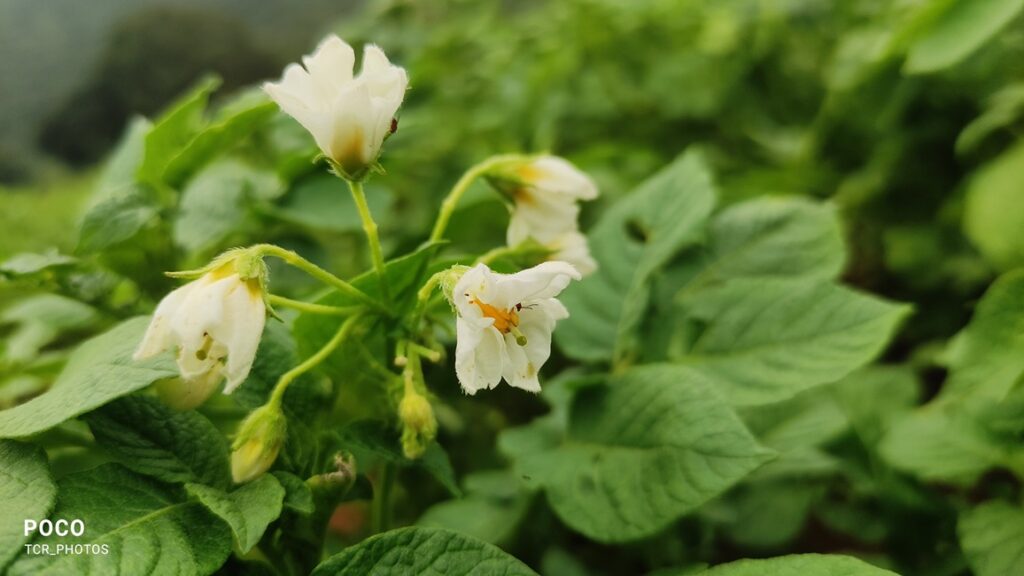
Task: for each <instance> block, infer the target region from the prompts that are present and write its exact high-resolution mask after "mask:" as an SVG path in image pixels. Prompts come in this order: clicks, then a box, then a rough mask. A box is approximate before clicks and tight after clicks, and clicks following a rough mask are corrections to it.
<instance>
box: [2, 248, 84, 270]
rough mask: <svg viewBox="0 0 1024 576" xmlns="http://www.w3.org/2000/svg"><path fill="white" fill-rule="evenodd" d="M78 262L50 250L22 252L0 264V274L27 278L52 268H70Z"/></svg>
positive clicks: (72, 257)
mask: <svg viewBox="0 0 1024 576" xmlns="http://www.w3.org/2000/svg"><path fill="white" fill-rule="evenodd" d="M76 262H78V259H77V258H75V257H74V256H68V255H66V254H61V253H59V252H57V250H56V249H51V250H48V251H46V252H42V253H38V254H36V253H32V252H22V253H21V254H15V255H14V256H11V257H10V258H8V259H6V260H4V261H3V263H0V274H3V275H7V276H28V275H31V274H36V273H38V272H42V271H44V270H49V269H52V268H60V267H64V266H70V265H72V264H74V263H76Z"/></svg>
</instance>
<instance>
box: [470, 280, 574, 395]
mask: <svg viewBox="0 0 1024 576" xmlns="http://www.w3.org/2000/svg"><path fill="white" fill-rule="evenodd" d="M579 279H580V274H579V272H578V271H577V270H576V269H575V268H573V267H572V265H570V264H567V263H565V262H544V263H542V264H540V265H538V266H534V267H533V268H528V269H526V270H523V271H521V272H517V273H515V274H499V273H497V272H493V271H492V270H491V269H490V268H488V267H487V266H486V265H484V264H478V265H476V266H475V267H473V268H470V269H469V270H467V271H466V272H465V273H464V274H463V276H462V278H461V279H460V280H459V281H458V282H457V283H456V284H455V287H454V289H453V291H452V295H451V298H452V303H453V304H454V305H455V309H456V312H457V313H458V318H457V320H456V332H457V338H458V341H457V343H456V347H455V372H456V374H457V376H458V378H459V382H460V383H461V384H462V389H463V390H464V391H466V392H467V393H469V394H475V393H476V392H477V390H481V389H484V388H487V389H490V388H494V387H495V386H497V385H498V383H499V382H500V381H501V380H502V379H503V378H504V379H505V381H506V382H508V383H509V384H511V385H512V386H515V387H516V388H522V389H523V390H528V391H530V392H539V391H540V382H539V381H538V379H537V373H538V372H539V371H540V369H541V367H542V366H543V365H544V363H545V362H546V361H547V359H548V356H550V355H551V332H552V331H553V330H554V329H555V323H556V322H557V321H558V320H561V319H563V318H567V317H568V316H569V312H568V311H567V310H566V309H565V306H563V305H562V303H561V302H559V301H558V300H556V299H555V297H556V296H558V294H559V293H561V292H562V290H564V289H565V287H566V286H568V285H569V282H570V281H572V280H579Z"/></svg>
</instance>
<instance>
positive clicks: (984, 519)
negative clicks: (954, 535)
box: [957, 502, 1024, 576]
mask: <svg viewBox="0 0 1024 576" xmlns="http://www.w3.org/2000/svg"><path fill="white" fill-rule="evenodd" d="M957 532H958V533H959V535H960V547H961V548H963V550H964V555H965V556H967V562H968V563H969V564H970V565H971V568H973V569H974V573H975V574H976V575H977V576H1006V575H1009V574H1024V510H1022V509H1021V508H1020V506H1013V505H1011V504H1008V503H1006V502H988V503H985V504H982V505H981V506H978V507H977V508H974V509H973V510H968V511H967V512H964V513H963V514H962V515H961V516H960V521H959V522H958V523H957Z"/></svg>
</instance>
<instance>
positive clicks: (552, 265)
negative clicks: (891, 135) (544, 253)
mask: <svg viewBox="0 0 1024 576" xmlns="http://www.w3.org/2000/svg"><path fill="white" fill-rule="evenodd" d="M579 279H580V273H579V272H578V271H577V270H576V269H575V268H573V267H572V265H571V264H568V263H566V262H544V263H541V264H538V265H537V266H534V267H533V268H527V269H526V270H522V271H520V272H516V273H515V274H511V275H507V276H506V275H500V276H499V277H498V279H497V281H496V282H495V288H496V289H495V293H496V294H495V295H494V297H493V298H491V300H489V301H488V303H489V304H491V305H492V306H496V307H498V308H511V307H513V306H515V305H516V304H524V305H526V304H529V303H532V302H536V301H538V300H546V299H548V298H554V297H555V296H558V294H560V293H561V292H562V290H565V287H566V286H568V285H569V282H571V281H573V280H579Z"/></svg>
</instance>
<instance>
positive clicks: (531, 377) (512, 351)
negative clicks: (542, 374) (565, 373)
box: [502, 334, 551, 393]
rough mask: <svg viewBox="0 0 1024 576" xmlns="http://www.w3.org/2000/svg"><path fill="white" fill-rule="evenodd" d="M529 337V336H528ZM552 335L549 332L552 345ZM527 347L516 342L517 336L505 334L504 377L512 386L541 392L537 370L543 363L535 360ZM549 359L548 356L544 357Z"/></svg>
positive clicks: (549, 340) (549, 341)
mask: <svg viewBox="0 0 1024 576" xmlns="http://www.w3.org/2000/svg"><path fill="white" fill-rule="evenodd" d="M527 337H528V338H529V336H527ZM550 343H551V335H550V334H548V344H549V346H550ZM526 351H527V348H526V347H524V346H520V345H519V344H518V343H516V338H515V336H513V335H512V334H506V335H505V357H506V360H505V364H504V366H503V370H502V377H504V378H505V381H506V382H508V383H509V384H510V385H511V386H514V387H516V388H520V389H522V390H526V391H527V392H534V393H536V392H540V381H539V380H538V379H537V372H538V371H539V370H540V367H541V365H543V362H541V364H536V363H535V362H533V360H532V358H530V356H529V355H528V354H527V352H526ZM544 360H547V357H546V356H545V357H544Z"/></svg>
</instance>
